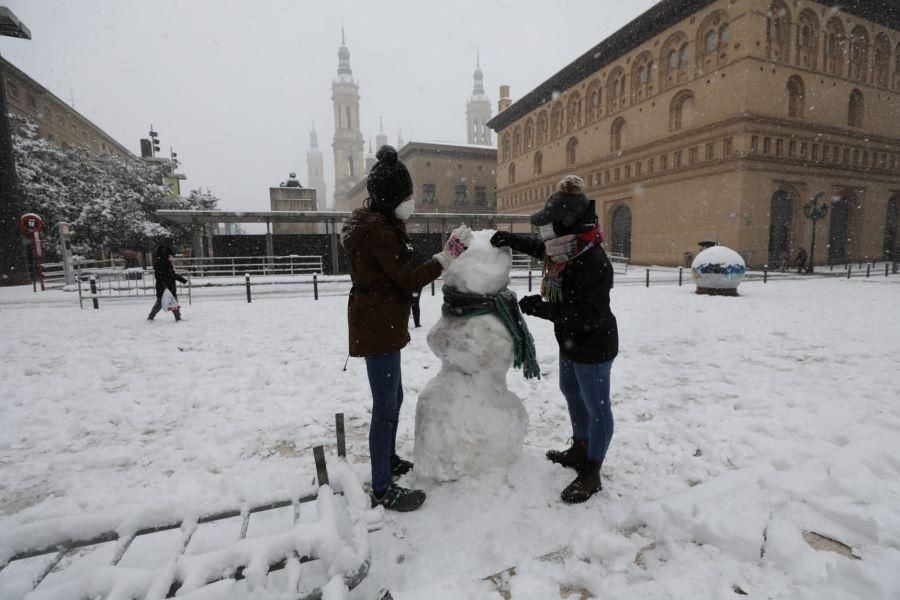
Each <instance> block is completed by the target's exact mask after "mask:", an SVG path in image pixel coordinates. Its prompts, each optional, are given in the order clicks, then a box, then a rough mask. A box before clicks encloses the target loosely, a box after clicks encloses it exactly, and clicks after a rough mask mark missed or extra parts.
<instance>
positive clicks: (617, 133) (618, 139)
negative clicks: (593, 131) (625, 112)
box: [609, 117, 625, 152]
mask: <svg viewBox="0 0 900 600" xmlns="http://www.w3.org/2000/svg"><path fill="white" fill-rule="evenodd" d="M624 145H625V119H623V118H622V117H619V118H618V119H616V120H615V121H613V124H612V127H610V130H609V147H610V150H612V151H613V152H618V151H619V150H621V149H622V147H623V146H624Z"/></svg>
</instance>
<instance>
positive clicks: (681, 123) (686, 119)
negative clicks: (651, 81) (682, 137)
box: [669, 90, 694, 131]
mask: <svg viewBox="0 0 900 600" xmlns="http://www.w3.org/2000/svg"><path fill="white" fill-rule="evenodd" d="M693 120H694V93H693V92H691V91H690V90H683V91H681V92H678V93H677V94H675V97H674V98H672V104H671V105H670V107H669V130H670V131H679V130H680V129H684V128H685V127H690V126H691V124H692V123H693Z"/></svg>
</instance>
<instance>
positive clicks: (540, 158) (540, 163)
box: [534, 152, 544, 177]
mask: <svg viewBox="0 0 900 600" xmlns="http://www.w3.org/2000/svg"><path fill="white" fill-rule="evenodd" d="M543 172H544V155H543V154H542V153H540V152H535V153H534V175H535V177H537V176H538V175H540V174H541V173H543Z"/></svg>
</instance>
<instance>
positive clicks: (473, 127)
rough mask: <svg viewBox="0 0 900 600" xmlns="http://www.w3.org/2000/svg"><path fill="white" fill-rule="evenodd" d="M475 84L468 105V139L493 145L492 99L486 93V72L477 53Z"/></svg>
mask: <svg viewBox="0 0 900 600" xmlns="http://www.w3.org/2000/svg"><path fill="white" fill-rule="evenodd" d="M474 80H475V85H474V86H473V88H472V97H471V98H469V103H468V104H467V105H466V140H467V141H468V143H470V144H484V145H486V146H490V145H491V130H490V128H488V126H487V122H488V121H490V120H491V101H490V99H489V98H488V97H487V94H485V93H484V73H482V72H481V56H480V55H477V54H476V55H475V74H474Z"/></svg>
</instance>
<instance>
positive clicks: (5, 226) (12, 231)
mask: <svg viewBox="0 0 900 600" xmlns="http://www.w3.org/2000/svg"><path fill="white" fill-rule="evenodd" d="M0 35H3V36H7V37H14V38H21V39H25V40H30V39H31V32H30V31H29V30H28V28H27V27H25V25H23V24H22V22H21V21H19V19H17V18H16V16H15V15H14V14H13V13H12V11H11V10H9V9H8V8H6V7H5V6H0ZM2 58H3V57H2V56H0V285H9V284H13V285H14V284H19V283H26V282H27V280H28V267H27V265H26V261H25V257H24V255H23V253H22V248H21V247H20V246H21V244H20V238H21V234H20V233H19V213H20V212H21V211H20V208H21V207H20V201H19V187H18V182H17V181H16V163H15V160H14V159H13V151H12V130H11V128H10V124H9V117H8V115H7V113H8V111H9V109H8V108H7V106H6V78H5V77H4V75H3V60H2Z"/></svg>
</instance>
